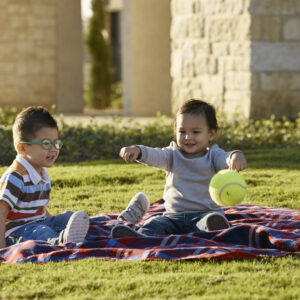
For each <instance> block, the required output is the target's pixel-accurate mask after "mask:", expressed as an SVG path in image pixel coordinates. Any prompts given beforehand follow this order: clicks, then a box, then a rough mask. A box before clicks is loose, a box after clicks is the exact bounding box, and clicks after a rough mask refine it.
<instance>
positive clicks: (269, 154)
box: [244, 148, 300, 170]
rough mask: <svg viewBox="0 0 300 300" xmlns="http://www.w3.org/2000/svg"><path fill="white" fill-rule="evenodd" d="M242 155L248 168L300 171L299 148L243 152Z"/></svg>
mask: <svg viewBox="0 0 300 300" xmlns="http://www.w3.org/2000/svg"><path fill="white" fill-rule="evenodd" d="M244 153H245V155H246V158H247V162H248V167H249V168H255V169H291V170H300V148H287V149H257V150H245V151H244Z"/></svg>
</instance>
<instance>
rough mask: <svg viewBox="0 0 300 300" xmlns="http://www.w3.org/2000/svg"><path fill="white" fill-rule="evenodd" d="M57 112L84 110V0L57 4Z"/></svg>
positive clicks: (67, 0)
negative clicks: (82, 17)
mask: <svg viewBox="0 0 300 300" xmlns="http://www.w3.org/2000/svg"><path fill="white" fill-rule="evenodd" d="M56 3H57V4H56V5H57V14H56V16H57V28H56V34H57V36H56V39H57V48H56V50H57V55H56V68H57V77H56V111H57V112H58V113H59V112H65V113H78V112H82V109H83V104H84V103H83V39H82V24H81V5H80V0H76V1H74V0H57V2H56Z"/></svg>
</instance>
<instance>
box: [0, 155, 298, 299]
mask: <svg viewBox="0 0 300 300" xmlns="http://www.w3.org/2000/svg"><path fill="white" fill-rule="evenodd" d="M246 157H247V159H248V168H247V170H245V171H243V172H242V174H243V175H244V177H245V179H246V181H247V183H248V193H247V196H246V199H245V203H251V204H252V203H253V204H254V203H255V204H258V205H266V206H276V207H289V208H292V209H298V210H299V209H300V176H299V175H300V151H299V150H288V151H286V150H283V149H281V150H276V149H274V150H256V151H248V152H246ZM4 170H5V168H4V167H1V168H0V172H1V174H2V173H3V171H4ZM49 173H50V176H51V179H52V184H53V186H52V196H51V199H52V202H51V205H50V207H49V211H50V212H51V213H52V214H57V213H59V212H62V211H64V210H67V209H69V210H85V211H87V212H88V213H89V214H90V215H95V214H96V213H98V212H116V211H121V210H122V209H123V208H124V207H125V206H126V205H127V203H128V201H129V199H130V198H131V197H132V195H134V194H135V193H136V192H138V191H144V192H145V193H146V194H148V196H149V198H150V200H151V201H152V202H154V201H156V200H158V199H159V198H160V197H161V195H162V192H163V186H164V172H163V171H160V170H157V169H154V168H149V167H145V166H143V165H140V164H129V165H126V164H125V163H123V162H122V161H121V160H118V161H96V162H87V163H80V164H77V165H75V164H59V163H58V164H56V165H55V166H54V167H53V168H51V169H49ZM0 267H1V273H0V286H1V291H0V299H183V298H185V299H251V300H252V299H299V295H300V284H299V282H300V271H299V270H300V260H299V256H297V257H284V258H279V259H278V258H277V259H268V258H265V259H255V260H241V261H239V260H232V261H213V260H209V261H193V262H175V261H161V262H159V261H153V262H124V261H122V262H118V261H116V262H111V261H104V260H97V259H86V260H81V261H72V262H61V263H47V264H31V263H26V264H17V265H1V266H0Z"/></svg>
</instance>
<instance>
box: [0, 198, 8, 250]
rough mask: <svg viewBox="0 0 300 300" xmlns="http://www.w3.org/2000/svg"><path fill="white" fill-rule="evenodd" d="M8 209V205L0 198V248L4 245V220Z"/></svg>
mask: <svg viewBox="0 0 300 300" xmlns="http://www.w3.org/2000/svg"><path fill="white" fill-rule="evenodd" d="M9 210H10V207H9V205H8V204H7V203H6V202H5V201H1V200H0V249H2V248H5V247H6V242H5V222H6V217H7V215H8V212H9Z"/></svg>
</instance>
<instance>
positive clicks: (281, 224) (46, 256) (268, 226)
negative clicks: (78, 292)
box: [0, 200, 300, 263]
mask: <svg viewBox="0 0 300 300" xmlns="http://www.w3.org/2000/svg"><path fill="white" fill-rule="evenodd" d="M224 210H225V213H226V217H227V218H228V220H229V221H230V223H231V225H232V226H231V227H230V228H229V229H226V230H220V231H215V232H192V233H189V234H184V235H170V236H155V237H146V238H144V237H143V238H141V237H139V238H119V239H112V238H111V237H110V231H111V229H112V227H113V226H115V225H116V224H117V223H118V221H117V216H118V214H117V213H112V214H99V215H98V216H97V218H91V224H90V228H89V232H88V235H87V237H86V240H85V242H83V243H78V244H74V243H68V244H65V245H62V246H53V245H49V244H47V243H41V242H37V241H26V242H23V243H20V244H16V245H13V246H11V247H7V248H4V249H2V250H0V260H1V261H2V263H24V262H35V263H45V262H48V261H56V262H58V261H62V260H78V259H84V258H91V257H94V258H101V259H107V260H130V261H132V260H195V259H249V258H256V257H282V256H285V255H290V254H294V255H299V254H300V211H299V210H292V209H288V208H272V207H263V206H257V205H249V204H241V205H237V206H233V207H224ZM163 212H164V205H163V200H159V201H157V202H155V203H153V204H152V205H151V206H150V209H149V210H148V212H147V214H146V215H145V216H144V219H143V220H145V219H148V218H150V217H151V216H154V215H158V214H162V213H163ZM143 220H142V221H143ZM141 223H142V222H141ZM136 226H138V225H136Z"/></svg>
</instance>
